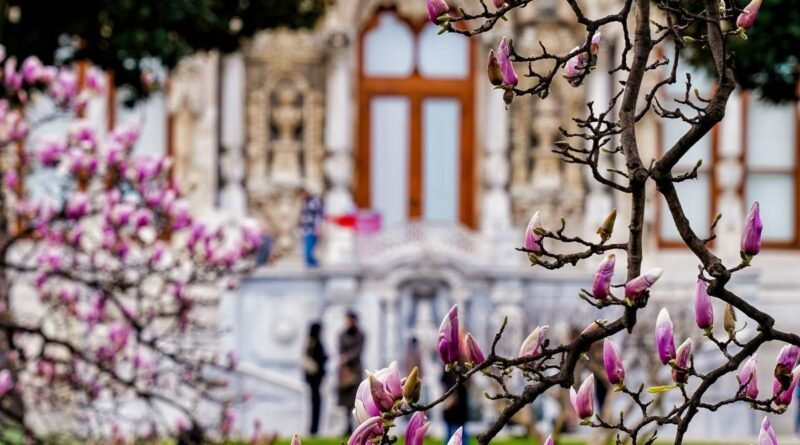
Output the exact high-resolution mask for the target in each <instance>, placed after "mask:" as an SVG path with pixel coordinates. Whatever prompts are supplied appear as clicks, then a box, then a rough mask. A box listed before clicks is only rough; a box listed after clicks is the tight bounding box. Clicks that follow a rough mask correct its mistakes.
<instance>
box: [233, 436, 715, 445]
mask: <svg viewBox="0 0 800 445" xmlns="http://www.w3.org/2000/svg"><path fill="white" fill-rule="evenodd" d="M302 442H303V445H341V444H342V443H346V442H347V439H345V438H339V437H314V438H312V437H309V438H303V439H302ZM289 443H290V439H289V438H285V439H278V441H277V442H276V443H275V445H289ZM398 443H402V441H400V442H398ZM668 443H670V442H668V441H663V442H656V444H660V445H666V444H668ZM719 443H722V442H719ZM724 443H729V442H724ZM492 444H493V445H537V444H534V443H533V441H532V440H531V439H530V438H527V437H509V438H503V439H497V440H495V441H493V442H492ZM231 445H234V444H231ZM235 445H243V444H242V443H236V444H235ZM425 445H444V441H443V440H442V439H436V438H427V439H425ZM469 445H477V441H476V440H475V437H470V441H469ZM558 445H584V441H582V440H580V439H577V438H572V437H565V438H562V439H561V440H559V442H558ZM688 445H713V443H711V442H709V443H691V442H689V443H688Z"/></svg>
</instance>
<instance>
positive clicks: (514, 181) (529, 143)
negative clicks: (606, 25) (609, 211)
mask: <svg viewBox="0 0 800 445" xmlns="http://www.w3.org/2000/svg"><path fill="white" fill-rule="evenodd" d="M546 7H547V5H546V4H542V5H540V6H539V8H546ZM553 7H554V8H555V9H553V10H546V11H543V12H542V14H541V15H538V16H536V15H535V14H534V15H531V16H530V17H527V16H523V17H522V20H521V22H523V23H528V24H527V25H525V26H522V27H521V28H522V29H521V30H519V31H517V34H518V35H521V36H522V37H523V38H522V39H521V40H519V41H515V48H516V49H517V50H518V51H519V52H520V53H523V54H538V53H540V52H541V48H540V47H539V40H541V41H542V43H543V44H544V45H545V47H546V48H547V49H548V50H549V51H550V52H554V53H556V52H557V53H563V52H567V51H569V50H570V49H571V48H572V47H574V46H576V45H577V44H579V43H580V42H578V41H576V36H578V35H580V34H579V33H576V32H575V30H574V29H571V28H568V27H566V26H565V25H564V24H563V22H559V21H556V20H555V19H556V18H557V17H558V16H559V14H561V12H562V11H560V9H559V8H558V7H557V6H553ZM548 18H550V19H548ZM528 20H530V22H528ZM535 68H536V67H535ZM541 69H545V67H544V66H542V68H541ZM525 82H528V83H531V82H532V81H531V80H530V79H526V80H525ZM524 87H525V86H523V88H524ZM582 101H583V94H582V90H581V89H576V88H573V87H571V86H569V84H568V83H567V82H566V81H564V80H563V79H561V78H560V77H559V78H556V79H554V82H553V84H552V86H551V91H550V96H549V97H548V98H547V100H541V99H539V98H531V97H517V98H515V100H514V103H513V104H512V105H511V107H510V109H511V131H512V133H511V166H512V171H511V187H510V189H511V195H512V199H513V214H514V222H515V224H516V225H517V226H524V225H525V224H527V222H528V219H529V218H530V217H531V214H532V213H533V212H534V211H537V210H538V211H541V212H542V217H543V220H544V223H545V225H547V226H552V225H556V224H558V220H559V219H560V218H561V217H562V216H563V217H565V218H568V219H573V218H575V219H577V218H579V217H580V216H581V213H582V210H583V197H584V194H585V190H584V188H585V187H584V179H583V176H582V172H581V169H580V166H578V165H573V164H567V163H564V162H562V161H561V160H560V157H559V156H558V155H557V154H555V153H553V152H552V149H553V148H554V147H555V143H556V142H557V141H559V140H561V139H562V135H561V132H560V128H570V124H571V121H570V120H569V118H570V116H574V115H578V114H579V112H580V107H581V105H582Z"/></svg>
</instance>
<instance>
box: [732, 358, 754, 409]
mask: <svg viewBox="0 0 800 445" xmlns="http://www.w3.org/2000/svg"><path fill="white" fill-rule="evenodd" d="M757 370H758V358H757V354H753V356H752V357H750V358H749V359H747V361H746V362H744V366H742V372H741V373H739V374H738V375H737V376H736V378H737V379H738V380H739V386H740V387H741V391H739V395H742V396H745V397H749V398H751V399H755V398H756V397H758V374H757Z"/></svg>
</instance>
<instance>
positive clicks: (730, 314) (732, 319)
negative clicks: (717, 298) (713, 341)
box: [722, 304, 736, 338]
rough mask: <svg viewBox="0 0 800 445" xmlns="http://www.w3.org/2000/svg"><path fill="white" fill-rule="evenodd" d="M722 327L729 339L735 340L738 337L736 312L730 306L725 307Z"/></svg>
mask: <svg viewBox="0 0 800 445" xmlns="http://www.w3.org/2000/svg"><path fill="white" fill-rule="evenodd" d="M722 325H723V327H724V328H725V332H727V333H728V336H729V337H731V338H733V337H734V335H736V311H735V310H734V309H733V306H731V305H730V304H726V305H725V318H724V319H723V321H722Z"/></svg>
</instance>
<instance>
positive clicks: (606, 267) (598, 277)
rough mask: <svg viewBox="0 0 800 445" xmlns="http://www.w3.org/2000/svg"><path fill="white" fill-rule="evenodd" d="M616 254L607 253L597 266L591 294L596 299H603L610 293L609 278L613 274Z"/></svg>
mask: <svg viewBox="0 0 800 445" xmlns="http://www.w3.org/2000/svg"><path fill="white" fill-rule="evenodd" d="M615 263H616V256H615V255H614V254H613V253H609V254H608V255H606V257H605V258H604V259H603V261H602V262H601V263H600V266H598V267H597V272H595V273H594V280H592V296H594V297H595V298H597V299H598V300H605V299H606V298H608V297H609V296H610V295H611V278H612V277H613V276H614V264H615Z"/></svg>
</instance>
